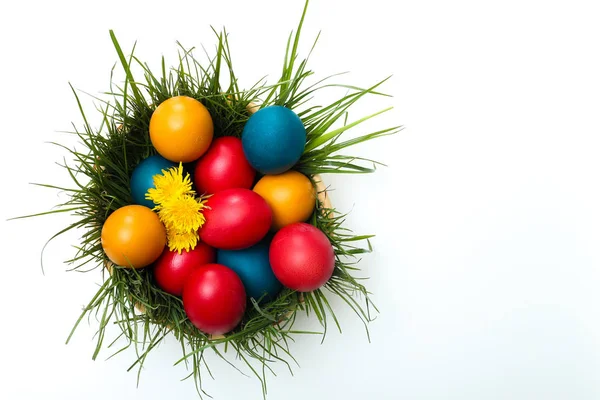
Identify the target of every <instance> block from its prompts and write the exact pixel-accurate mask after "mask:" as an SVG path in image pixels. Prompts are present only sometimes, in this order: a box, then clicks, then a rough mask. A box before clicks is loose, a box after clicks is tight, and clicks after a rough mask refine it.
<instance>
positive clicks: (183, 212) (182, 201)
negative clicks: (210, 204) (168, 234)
mask: <svg viewBox="0 0 600 400" xmlns="http://www.w3.org/2000/svg"><path fill="white" fill-rule="evenodd" d="M203 208H204V205H203V204H202V202H200V201H198V200H196V199H195V198H194V197H192V196H183V197H176V198H172V199H169V200H167V201H165V202H164V203H162V204H160V210H159V211H158V216H159V218H160V219H161V221H162V222H163V223H164V224H165V225H166V226H169V227H171V228H172V229H174V230H176V231H177V232H191V231H197V230H198V229H200V227H201V226H202V225H203V224H204V220H205V218H204V215H203V214H202V212H201V211H202V209H203Z"/></svg>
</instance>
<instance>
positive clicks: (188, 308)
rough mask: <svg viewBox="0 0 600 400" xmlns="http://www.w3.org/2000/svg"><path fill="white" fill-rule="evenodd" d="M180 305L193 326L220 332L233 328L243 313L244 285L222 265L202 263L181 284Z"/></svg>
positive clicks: (244, 307)
mask: <svg viewBox="0 0 600 400" xmlns="http://www.w3.org/2000/svg"><path fill="white" fill-rule="evenodd" d="M183 308H184V310H185V313H186V314H187V316H188V318H189V320H190V321H191V322H192V324H194V326H195V327H196V328H198V329H200V330H201V331H202V332H205V333H208V334H211V335H222V334H224V333H227V332H229V331H231V330H232V329H233V328H235V327H236V326H237V324H239V323H240V321H241V320H242V317H243V316H244V311H245V310H246V292H245V290H244V285H243V284H242V281H241V280H240V278H239V277H238V276H237V275H236V273H235V272H233V271H232V270H231V269H229V268H227V267H225V266H223V265H220V264H206V265H203V266H202V267H200V268H198V269H197V270H195V271H194V272H193V273H192V274H191V275H190V276H189V277H188V279H187V282H186V283H185V286H184V287H183Z"/></svg>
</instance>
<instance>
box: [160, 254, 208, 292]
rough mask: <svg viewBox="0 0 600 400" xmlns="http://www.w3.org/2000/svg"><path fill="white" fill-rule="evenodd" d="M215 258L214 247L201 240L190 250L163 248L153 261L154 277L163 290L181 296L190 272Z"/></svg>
mask: <svg viewBox="0 0 600 400" xmlns="http://www.w3.org/2000/svg"><path fill="white" fill-rule="evenodd" d="M215 259H216V251H215V249H213V248H212V247H210V246H209V245H207V244H206V243H202V242H199V243H198V244H197V245H196V247H194V248H193V249H192V250H190V251H186V250H183V251H182V252H181V253H179V252H177V251H171V250H169V249H168V248H165V250H164V251H163V253H162V254H161V256H160V257H159V258H158V260H156V262H155V263H154V279H155V280H156V283H157V285H158V287H160V288H161V289H162V290H164V291H165V292H167V293H171V294H172V295H174V296H181V293H182V292H183V286H184V284H185V282H186V280H187V278H188V277H189V276H190V274H191V273H192V272H194V271H195V270H196V269H198V268H200V267H201V266H203V265H205V264H210V263H214V262H215Z"/></svg>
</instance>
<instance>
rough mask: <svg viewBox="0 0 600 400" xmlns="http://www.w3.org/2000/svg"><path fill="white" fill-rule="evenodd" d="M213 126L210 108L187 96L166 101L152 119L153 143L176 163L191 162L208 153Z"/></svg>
mask: <svg viewBox="0 0 600 400" xmlns="http://www.w3.org/2000/svg"><path fill="white" fill-rule="evenodd" d="M213 129H214V127H213V121H212V118H211V116H210V114H209V112H208V110H207V109H206V107H205V106H204V105H203V104H202V103H200V102H199V101H198V100H196V99H192V98H191V97H187V96H176V97H171V98H170V99H168V100H165V101H164V102H162V103H161V104H160V105H159V106H158V107H157V108H156V110H154V113H153V114H152V117H151V118H150V140H151V141H152V145H153V146H154V148H156V151H158V153H159V154H160V155H161V156H163V157H164V158H166V159H167V160H170V161H174V162H180V161H181V162H184V163H186V162H191V161H194V160H196V159H198V158H199V157H200V156H201V155H202V154H204V153H205V152H206V150H207V149H208V147H209V146H210V143H211V141H212V139H213Z"/></svg>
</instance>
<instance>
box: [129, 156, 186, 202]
mask: <svg viewBox="0 0 600 400" xmlns="http://www.w3.org/2000/svg"><path fill="white" fill-rule="evenodd" d="M175 166H176V164H175V163H174V162H171V161H169V160H167V159H166V158H163V157H161V156H159V155H156V156H150V157H148V158H146V159H144V160H142V162H140V163H139V164H138V166H137V167H135V169H134V170H133V173H132V174H131V181H130V187H131V197H132V198H133V202H134V203H135V204H139V205H142V206H146V207H148V208H154V206H155V204H154V202H153V201H152V200H148V199H146V193H148V189H150V188H153V187H154V176H155V175H161V174H162V171H163V170H167V169H169V168H171V167H175Z"/></svg>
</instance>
